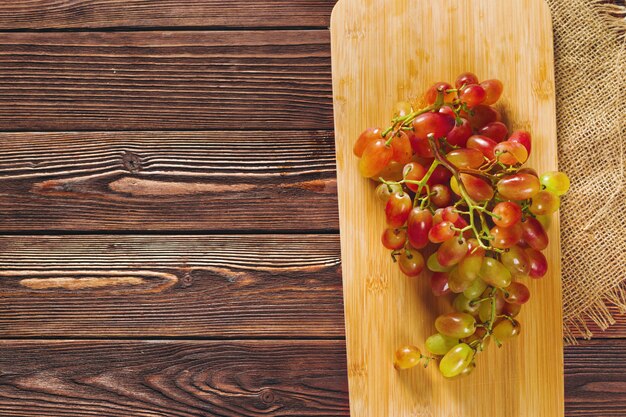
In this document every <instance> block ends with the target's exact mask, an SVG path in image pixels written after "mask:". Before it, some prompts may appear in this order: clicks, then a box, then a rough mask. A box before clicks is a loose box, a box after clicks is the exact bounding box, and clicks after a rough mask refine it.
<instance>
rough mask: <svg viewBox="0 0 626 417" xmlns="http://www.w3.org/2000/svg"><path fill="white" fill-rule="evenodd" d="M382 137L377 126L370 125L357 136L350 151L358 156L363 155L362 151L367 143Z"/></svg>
mask: <svg viewBox="0 0 626 417" xmlns="http://www.w3.org/2000/svg"><path fill="white" fill-rule="evenodd" d="M382 138H383V136H382V130H381V129H380V128H379V127H370V128H368V129H366V130H365V131H364V132H363V133H361V136H359V138H358V139H357V141H356V142H355V143H354V148H353V149H352V151H353V152H354V154H355V155H356V156H358V157H359V158H360V157H362V156H363V152H364V151H365V148H367V145H369V144H370V143H372V142H374V141H376V140H378V139H382Z"/></svg>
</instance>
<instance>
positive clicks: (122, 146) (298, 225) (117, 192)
mask: <svg viewBox="0 0 626 417" xmlns="http://www.w3.org/2000/svg"><path fill="white" fill-rule="evenodd" d="M0 148H1V149H2V152H1V153H0V230H5V231H20V230H22V231H24V230H88V231H89V230H103V231H104V230H108V231H115V230H146V229H151V230H214V231H215V230H218V231H219V230H226V231H236V230H244V231H246V230H268V231H270V232H271V231H276V230H296V231H299V232H304V231H306V230H337V229H338V227H339V225H338V214H337V191H336V174H335V151H334V137H333V134H332V132H321V131H311V132H302V131H278V132H276V131H266V132H213V131H212V132H123V133H122V132H108V133H107V132H89V133H75V132H62V133H0Z"/></svg>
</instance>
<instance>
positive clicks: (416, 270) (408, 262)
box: [398, 249, 425, 277]
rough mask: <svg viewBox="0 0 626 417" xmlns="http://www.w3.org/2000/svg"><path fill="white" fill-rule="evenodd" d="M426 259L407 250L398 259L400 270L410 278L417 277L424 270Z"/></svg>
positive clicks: (413, 251)
mask: <svg viewBox="0 0 626 417" xmlns="http://www.w3.org/2000/svg"><path fill="white" fill-rule="evenodd" d="M424 265H425V263H424V257H423V256H422V254H421V253H419V252H418V251H416V250H412V249H405V250H403V251H402V253H401V254H400V257H399V258H398V266H400V270H401V271H402V272H403V273H404V274H405V275H407V276H409V277H416V276H418V275H419V274H421V273H422V271H423V270H424Z"/></svg>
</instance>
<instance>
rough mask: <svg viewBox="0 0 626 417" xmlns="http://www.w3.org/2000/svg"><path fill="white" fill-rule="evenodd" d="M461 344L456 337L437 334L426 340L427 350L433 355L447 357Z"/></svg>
mask: <svg viewBox="0 0 626 417" xmlns="http://www.w3.org/2000/svg"><path fill="white" fill-rule="evenodd" d="M458 344H459V339H458V338H455V337H448V336H444V335H442V334H441V333H435V334H434V335H432V336H430V337H428V339H426V343H425V345H426V350H427V351H429V352H430V353H431V354H433V355H445V354H446V353H448V351H450V349H452V348H453V347H455V346H456V345H458Z"/></svg>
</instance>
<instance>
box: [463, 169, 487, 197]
mask: <svg viewBox="0 0 626 417" xmlns="http://www.w3.org/2000/svg"><path fill="white" fill-rule="evenodd" d="M461 182H463V185H464V186H465V189H466V190H467V193H468V194H469V196H470V197H471V198H472V199H474V200H476V201H486V200H491V199H492V198H493V187H492V186H491V184H489V183H488V182H486V181H485V180H483V179H482V178H479V177H477V176H474V175H470V174H461Z"/></svg>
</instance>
